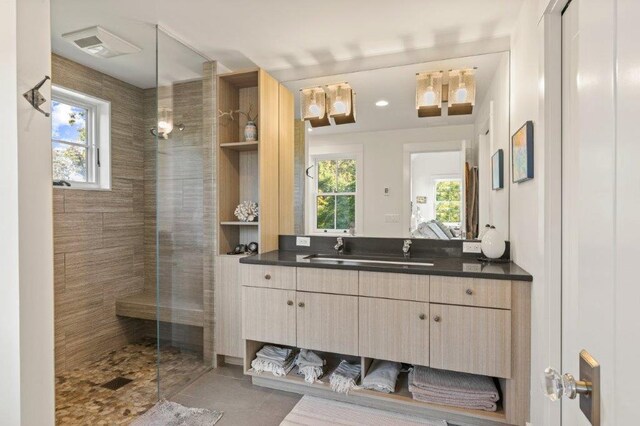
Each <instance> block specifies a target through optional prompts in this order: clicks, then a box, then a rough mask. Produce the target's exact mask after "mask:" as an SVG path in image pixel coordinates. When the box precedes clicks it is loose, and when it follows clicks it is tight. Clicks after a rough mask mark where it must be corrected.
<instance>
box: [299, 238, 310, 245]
mask: <svg viewBox="0 0 640 426" xmlns="http://www.w3.org/2000/svg"><path fill="white" fill-rule="evenodd" d="M296 245H297V246H299V247H310V246H311V238H310V237H296Z"/></svg>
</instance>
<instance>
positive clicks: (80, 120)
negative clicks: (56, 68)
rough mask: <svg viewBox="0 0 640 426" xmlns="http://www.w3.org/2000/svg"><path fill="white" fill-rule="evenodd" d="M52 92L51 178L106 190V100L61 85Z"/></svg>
mask: <svg viewBox="0 0 640 426" xmlns="http://www.w3.org/2000/svg"><path fill="white" fill-rule="evenodd" d="M52 93H53V96H52V98H53V99H52V103H51V150H52V153H51V154H52V155H51V160H52V171H53V180H54V181H65V182H68V183H69V184H70V185H71V187H74V188H79V189H83V188H84V189H108V188H109V187H110V176H109V168H110V167H109V165H110V158H109V152H110V147H109V133H110V129H109V126H110V105H109V102H106V101H103V100H100V99H97V98H93V97H90V96H88V95H85V94H82V93H78V92H74V91H71V90H67V89H63V88H60V87H53V90H52Z"/></svg>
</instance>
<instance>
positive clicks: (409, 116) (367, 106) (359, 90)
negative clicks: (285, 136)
mask: <svg viewBox="0 0 640 426" xmlns="http://www.w3.org/2000/svg"><path fill="white" fill-rule="evenodd" d="M507 55H508V54H507V53H506V52H502V53H492V54H486V55H477V56H469V57H465V58H456V59H448V60H443V61H433V62H426V63H421V64H414V65H404V66H397V67H392V68H382V69H377V70H370V71H361V72H354V73H347V74H338V75H332V76H326V77H320V78H311V79H305V80H297V81H288V82H285V83H284V85H285V86H287V88H289V90H291V91H293V93H294V95H295V102H296V110H295V112H296V116H297V117H299V116H300V96H298V91H299V90H300V89H303V88H306V87H314V86H325V85H327V84H331V83H340V82H343V81H346V82H348V83H349V84H350V85H351V87H352V88H353V90H354V91H355V92H356V94H357V97H356V123H353V124H342V125H339V126H336V125H331V126H325V127H318V128H315V129H313V136H317V135H326V134H334V133H347V132H348V133H351V132H373V131H381V130H392V129H413V128H419V127H425V126H455V125H464V124H473V123H474V121H475V110H477V107H479V106H480V105H482V102H483V100H484V98H485V96H486V94H487V90H488V89H489V86H490V84H491V82H492V80H493V77H494V75H495V74H496V69H497V67H498V66H499V65H500V64H501V63H502V64H503V66H506V67H508V62H507V61H506V56H507ZM473 67H477V69H476V74H475V78H476V87H477V92H476V108H475V109H474V113H473V114H471V115H460V116H446V113H445V109H443V116H441V117H428V118H419V117H418V114H417V112H416V106H415V99H416V98H415V94H416V73H418V72H425V71H439V70H442V71H446V70H450V69H464V68H473ZM507 73H508V70H507ZM507 75H508V74H507ZM380 99H384V100H386V101H388V102H389V105H388V106H386V107H384V108H380V107H377V106H376V105H375V103H376V101H378V100H380ZM504 102H508V99H505V100H504Z"/></svg>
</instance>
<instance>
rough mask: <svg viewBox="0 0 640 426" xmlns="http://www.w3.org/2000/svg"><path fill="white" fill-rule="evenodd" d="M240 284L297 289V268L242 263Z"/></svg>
mask: <svg viewBox="0 0 640 426" xmlns="http://www.w3.org/2000/svg"><path fill="white" fill-rule="evenodd" d="M240 284H241V285H243V286H250V287H268V288H280V289H285V290H295V289H296V268H291V267H288V266H272V265H246V264H245V265H241V268H240Z"/></svg>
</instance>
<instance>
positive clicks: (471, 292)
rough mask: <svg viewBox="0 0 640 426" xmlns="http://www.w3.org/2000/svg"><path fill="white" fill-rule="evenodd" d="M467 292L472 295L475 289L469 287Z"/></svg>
mask: <svg viewBox="0 0 640 426" xmlns="http://www.w3.org/2000/svg"><path fill="white" fill-rule="evenodd" d="M466 293H467V294H468V295H469V296H471V295H472V294H473V290H471V289H470V288H468V289H467V291H466Z"/></svg>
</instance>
